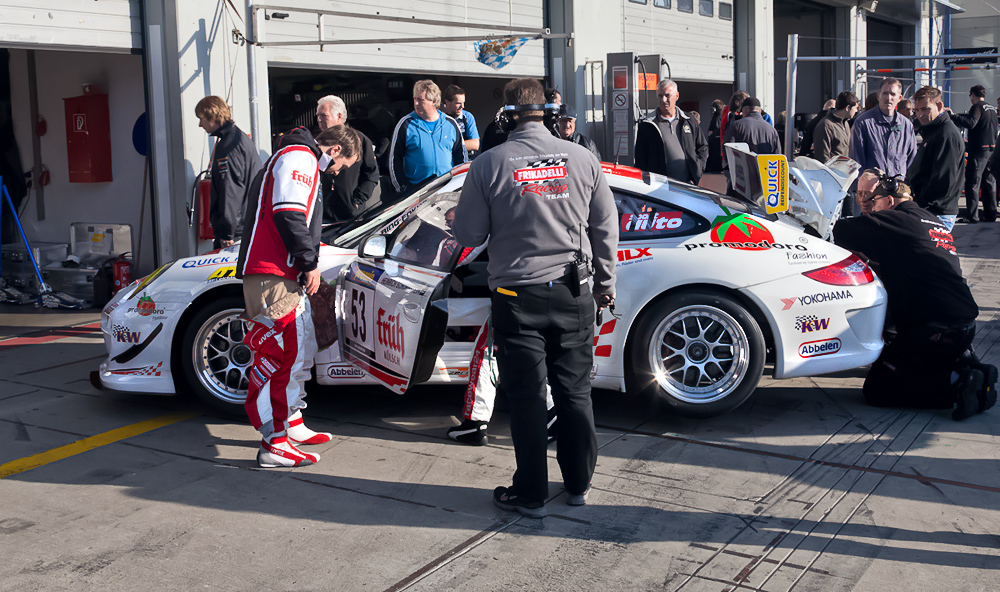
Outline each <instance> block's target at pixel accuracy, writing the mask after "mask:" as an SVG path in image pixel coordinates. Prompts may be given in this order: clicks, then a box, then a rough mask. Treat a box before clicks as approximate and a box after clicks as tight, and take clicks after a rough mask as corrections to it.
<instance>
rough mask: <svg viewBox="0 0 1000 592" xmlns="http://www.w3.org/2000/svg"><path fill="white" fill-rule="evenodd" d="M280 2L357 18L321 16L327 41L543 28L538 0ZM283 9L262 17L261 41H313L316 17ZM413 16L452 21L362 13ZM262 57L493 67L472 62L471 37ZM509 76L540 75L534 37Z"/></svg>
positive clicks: (466, 70) (388, 67)
mask: <svg viewBox="0 0 1000 592" xmlns="http://www.w3.org/2000/svg"><path fill="white" fill-rule="evenodd" d="M279 4H281V5H282V6H297V7H302V8H309V9H317V10H337V11H342V12H349V13H352V14H356V15H358V16H357V17H327V18H326V20H325V26H324V29H323V37H324V38H326V39H334V40H348V39H393V38H410V37H464V36H472V35H480V34H483V35H486V34H493V35H497V34H506V33H505V32H503V31H486V30H483V29H470V28H466V27H463V26H462V23H470V22H471V23H482V24H492V25H511V24H513V25H515V26H518V27H527V28H537V29H540V28H542V26H543V14H542V13H543V1H542V0H436V1H434V2H413V1H412V0H383V1H382V2H379V3H378V4H377V5H376V4H373V3H371V2H358V1H353V2H336V3H331V2H323V1H319V0H287V1H285V2H280V3H279ZM286 12H289V17H288V18H286V19H283V20H277V19H271V20H268V21H261V22H262V29H263V35H264V37H263V38H264V41H265V43H266V42H275V41H306V40H310V39H313V40H314V39H317V32H316V25H317V17H316V15H314V14H306V13H296V12H292V11H286ZM376 12H377V13H378V14H379V15H381V16H391V17H403V18H407V19H409V18H416V19H427V20H439V21H448V22H454V23H455V26H454V27H442V26H433V25H420V24H414V23H407V22H396V21H376V20H372V19H366V18H364V15H375V14H376ZM266 51H267V59H268V61H269V62H272V63H279V62H280V63H287V64H294V65H295V66H297V67H302V66H317V67H321V68H335V69H338V70H345V69H347V70H360V71H372V70H378V71H399V72H428V73H438V72H449V73H456V74H459V73H460V74H471V75H493V74H495V73H496V71H495V70H493V69H492V68H490V67H489V66H486V65H483V64H481V63H479V62H478V61H477V60H476V53H475V51H473V41H452V42H431V43H414V44H391V43H390V44H384V45H327V46H326V47H325V48H324V49H323V51H320V49H319V47H317V46H302V47H268V48H266ZM502 72H503V73H504V74H505V75H507V76H510V77H511V78H514V77H518V76H542V75H543V74H544V72H545V64H544V46H543V42H542V41H541V40H536V41H529V42H528V43H526V44H525V45H523V46H522V47H521V49H519V50H518V52H517V55H516V56H515V58H514V59H513V61H511V63H510V64H508V65H507V66H506V67H504V68H503V70H502Z"/></svg>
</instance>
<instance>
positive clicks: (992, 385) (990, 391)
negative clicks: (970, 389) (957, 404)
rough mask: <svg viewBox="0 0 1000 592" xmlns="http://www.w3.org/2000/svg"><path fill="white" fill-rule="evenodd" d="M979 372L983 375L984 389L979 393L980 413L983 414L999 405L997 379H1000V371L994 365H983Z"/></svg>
mask: <svg viewBox="0 0 1000 592" xmlns="http://www.w3.org/2000/svg"><path fill="white" fill-rule="evenodd" d="M978 370H979V371H980V372H982V373H983V388H981V389H979V392H978V393H977V395H978V398H979V412H980V413H982V412H983V411H986V410H987V409H989V408H990V407H992V406H994V405H996V404H997V378H998V377H1000V371H998V370H997V367H996V366H994V365H993V364H983V365H982V366H980V367H979V368H978Z"/></svg>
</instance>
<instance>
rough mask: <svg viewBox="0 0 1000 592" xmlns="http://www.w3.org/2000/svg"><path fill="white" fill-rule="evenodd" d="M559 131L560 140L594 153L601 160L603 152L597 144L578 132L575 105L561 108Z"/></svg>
mask: <svg viewBox="0 0 1000 592" xmlns="http://www.w3.org/2000/svg"><path fill="white" fill-rule="evenodd" d="M558 129H559V137H560V138H562V139H563V140H566V141H569V142H573V143H574V144H579V145H581V146H583V147H584V148H586V149H587V150H590V151H591V152H593V153H594V156H596V157H597V160H601V152H600V150H598V149H597V144H595V143H594V141H593V140H591V139H590V138H588V137H587V136H585V135H583V134H581V133H579V132H577V131H576V108H574V107H573V105H561V106H560V107H559V125H558Z"/></svg>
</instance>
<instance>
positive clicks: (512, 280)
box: [453, 78, 618, 518]
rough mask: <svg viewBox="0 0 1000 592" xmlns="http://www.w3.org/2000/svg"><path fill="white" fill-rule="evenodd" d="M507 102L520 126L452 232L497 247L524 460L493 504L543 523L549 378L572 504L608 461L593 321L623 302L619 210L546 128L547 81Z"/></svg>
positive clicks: (512, 397) (474, 178) (495, 268)
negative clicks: (600, 459)
mask: <svg viewBox="0 0 1000 592" xmlns="http://www.w3.org/2000/svg"><path fill="white" fill-rule="evenodd" d="M504 101H505V103H506V105H507V108H508V114H510V115H511V117H512V119H513V122H514V123H515V124H516V128H515V129H514V130H513V131H511V132H510V135H509V136H508V138H507V141H506V142H505V143H504V144H502V145H500V146H497V147H495V148H493V149H491V150H489V151H487V152H484V153H483V154H482V155H480V157H479V158H477V159H476V160H474V161H473V162H472V164H471V166H470V168H469V172H468V175H467V177H466V181H465V186H464V187H463V189H462V197H461V199H460V200H459V203H458V208H457V210H456V211H455V222H454V226H453V229H454V233H455V238H456V239H457V240H458V242H460V243H461V244H463V245H465V246H478V245H481V244H482V243H483V242H484V241H486V239H487V237H489V239H490V242H489V247H488V249H489V259H490V262H489V267H488V270H489V286H490V291H491V292H492V315H493V330H494V340H495V343H496V345H497V348H498V351H497V362H498V364H499V369H500V382H501V383H502V384H503V385H504V390H505V391H506V392H507V396H508V399H509V401H510V409H511V411H510V429H511V438H512V439H513V441H514V454H515V457H516V460H517V470H516V471H515V472H514V477H513V484H512V486H511V487H498V488H496V489H495V490H494V492H493V501H494V503H495V504H496V505H497V506H498V507H500V508H501V509H504V510H512V511H517V512H520V513H521V514H522V515H525V516H530V517H536V518H540V517H542V516H545V514H546V512H545V502H546V500H547V499H548V496H549V491H548V466H547V465H548V463H547V456H546V440H547V434H546V422H547V413H546V408H545V407H546V406H545V381H546V379H548V382H549V385H550V386H551V388H552V398H553V400H554V401H555V409H556V413H557V415H558V416H559V438H558V440H557V442H558V444H557V446H558V448H557V458H558V461H559V467H560V468H561V469H562V474H563V481H564V483H565V485H566V491H567V493H568V494H569V497H568V498H567V503H569V504H571V505H583V504H585V503H586V500H587V496H588V494H589V493H590V480H591V477H592V476H593V473H594V467H595V466H596V464H597V436H596V431H595V429H594V411H593V406H592V403H591V400H590V377H589V371H590V368H591V366H592V365H593V348H592V344H593V334H594V330H593V324H592V323H591V322H590V319H592V318H594V316H595V312H596V310H595V307H596V308H603V307H604V306H610V305H612V304H613V303H614V286H615V271H614V265H615V249H616V248H617V245H618V224H617V212H616V209H615V201H614V196H613V195H612V193H611V190H610V188H609V187H608V183H607V180H606V179H605V178H604V173H603V172H602V170H601V164H600V162H598V160H597V158H596V157H595V156H594V155H593V154H591V153H590V152H589V151H588V150H587V149H586V148H584V147H582V146H579V145H577V144H572V143H570V142H565V141H563V140H560V139H558V138H554V137H553V136H552V134H551V133H550V132H549V130H548V129H546V128H545V126H544V125H542V121H543V118H544V111H543V110H544V103H545V96H544V89H543V88H542V86H541V84H539V83H538V81H537V80H534V79H529V78H522V79H518V80H514V81H511V82H510V83H508V84H507V86H506V87H505V88H504ZM578 261H581V262H583V263H582V264H579V265H578V264H577V262H578ZM590 269H593V288H591V285H590V281H589V277H588V276H589V275H590V271H589V270H590ZM595 301H596V304H595ZM547 369H551V373H549V372H547Z"/></svg>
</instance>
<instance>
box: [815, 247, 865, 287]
mask: <svg viewBox="0 0 1000 592" xmlns="http://www.w3.org/2000/svg"><path fill="white" fill-rule="evenodd" d="M802 275H804V276H806V277H808V278H811V279H814V280H816V281H817V282H820V283H822V284H829V285H831V286H863V285H865V284H870V283H872V282H874V281H875V274H874V273H872V268H871V267H868V265H867V264H866V263H865V262H864V261H862V260H861V259H859V258H858V256H857V255H854V254H851V256H850V257H848V258H847V259H844V260H843V261H841V262H839V263H834V264H833V265H827V266H826V267H821V268H819V269H814V270H812V271H807V272H804V273H803V274H802Z"/></svg>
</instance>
